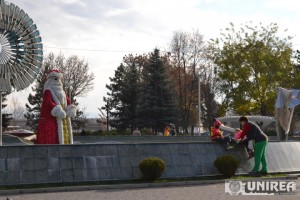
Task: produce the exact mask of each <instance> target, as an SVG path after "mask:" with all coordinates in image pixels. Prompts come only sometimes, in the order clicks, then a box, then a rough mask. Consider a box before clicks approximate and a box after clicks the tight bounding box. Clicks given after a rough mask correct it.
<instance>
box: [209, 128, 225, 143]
mask: <svg viewBox="0 0 300 200" xmlns="http://www.w3.org/2000/svg"><path fill="white" fill-rule="evenodd" d="M222 135H223V132H222V131H221V130H220V129H219V128H215V127H213V126H212V127H211V130H210V139H211V141H215V140H216V139H218V138H220V137H222Z"/></svg>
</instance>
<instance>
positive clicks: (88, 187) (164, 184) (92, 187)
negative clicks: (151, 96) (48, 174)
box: [0, 175, 298, 196]
mask: <svg viewBox="0 0 300 200" xmlns="http://www.w3.org/2000/svg"><path fill="white" fill-rule="evenodd" d="M266 179H267V180H278V179H279V180H293V179H298V176H297V175H294V176H285V177H278V178H275V177H270V178H268V177H264V178H260V177H253V178H252V177H251V178H247V179H242V180H243V181H251V180H266ZM228 180H241V179H228ZM224 182H225V179H220V180H200V181H197V180H196V181H174V182H160V183H133V184H115V185H114V184H112V185H83V186H65V187H49V188H32V189H12V190H0V196H3V195H12V194H32V193H46V192H47V193H48V192H49V193H50V192H71V191H86V190H107V189H119V190H124V189H141V188H157V187H175V186H195V185H209V184H217V183H224Z"/></svg>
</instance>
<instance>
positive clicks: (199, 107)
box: [198, 74, 201, 135]
mask: <svg viewBox="0 0 300 200" xmlns="http://www.w3.org/2000/svg"><path fill="white" fill-rule="evenodd" d="M200 92H201V86H200V74H198V115H199V116H198V120H199V122H198V123H199V124H198V125H199V135H201V95H200Z"/></svg>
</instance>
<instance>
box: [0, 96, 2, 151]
mask: <svg viewBox="0 0 300 200" xmlns="http://www.w3.org/2000/svg"><path fill="white" fill-rule="evenodd" d="M0 146H2V91H0Z"/></svg>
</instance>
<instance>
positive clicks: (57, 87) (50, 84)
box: [44, 80, 67, 106]
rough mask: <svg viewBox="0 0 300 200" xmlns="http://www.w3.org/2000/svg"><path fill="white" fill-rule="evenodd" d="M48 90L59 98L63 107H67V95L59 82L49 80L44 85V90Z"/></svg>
mask: <svg viewBox="0 0 300 200" xmlns="http://www.w3.org/2000/svg"><path fill="white" fill-rule="evenodd" d="M46 89H51V90H52V91H53V92H54V93H55V95H56V97H57V98H58V100H59V101H60V104H61V105H64V106H66V105H67V102H66V93H65V92H64V90H63V87H62V84H61V83H59V82H58V81H51V80H48V81H47V82H46V83H45V85H44V90H46Z"/></svg>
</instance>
